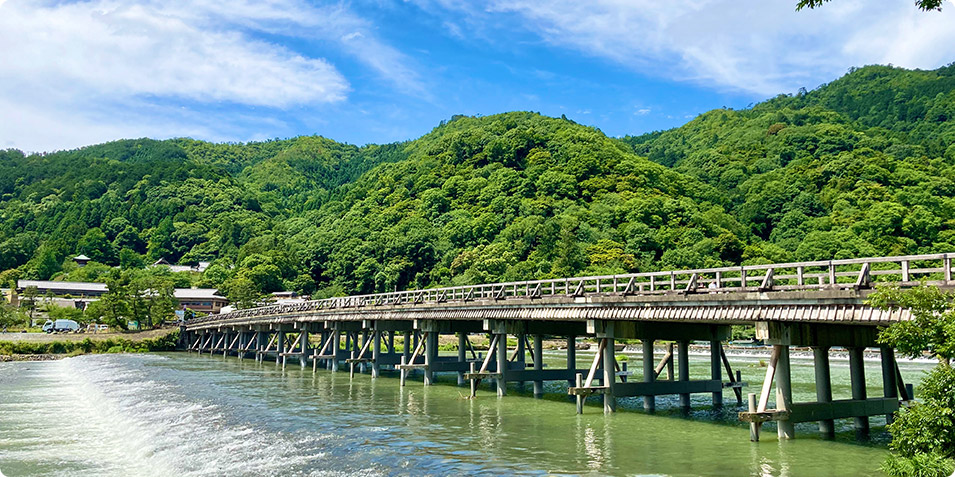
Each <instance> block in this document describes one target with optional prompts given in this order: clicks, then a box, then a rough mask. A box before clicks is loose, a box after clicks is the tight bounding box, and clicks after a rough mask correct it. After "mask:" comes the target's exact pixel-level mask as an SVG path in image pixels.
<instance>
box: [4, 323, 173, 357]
mask: <svg viewBox="0 0 955 477" xmlns="http://www.w3.org/2000/svg"><path fill="white" fill-rule="evenodd" d="M178 341H179V330H178V329H172V328H167V329H159V330H150V331H145V332H141V333H104V334H97V335H83V334H55V335H48V334H45V333H44V334H42V335H40V334H38V333H4V334H0V361H48V360H51V359H58V358H63V357H67V356H76V355H81V354H99V353H146V352H150V351H172V350H174V349H175V348H176V344H177V342H178Z"/></svg>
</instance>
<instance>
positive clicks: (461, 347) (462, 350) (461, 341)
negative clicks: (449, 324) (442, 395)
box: [458, 332, 468, 386]
mask: <svg viewBox="0 0 955 477" xmlns="http://www.w3.org/2000/svg"><path fill="white" fill-rule="evenodd" d="M467 346H468V334H467V333H464V332H461V333H458V362H459V363H464V362H465V361H467V360H468V351H467V349H466V348H467ZM458 386H464V371H458Z"/></svg>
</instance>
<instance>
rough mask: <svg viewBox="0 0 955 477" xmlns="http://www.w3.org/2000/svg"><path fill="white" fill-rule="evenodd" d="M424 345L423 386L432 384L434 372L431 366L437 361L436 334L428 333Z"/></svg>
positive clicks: (433, 332)
mask: <svg viewBox="0 0 955 477" xmlns="http://www.w3.org/2000/svg"><path fill="white" fill-rule="evenodd" d="M425 339H426V340H427V341H425V343H424V365H425V367H424V385H425V386H430V385H432V384H434V370H432V366H434V363H435V362H436V361H437V360H438V332H437V331H428V332H427V335H426V336H425Z"/></svg>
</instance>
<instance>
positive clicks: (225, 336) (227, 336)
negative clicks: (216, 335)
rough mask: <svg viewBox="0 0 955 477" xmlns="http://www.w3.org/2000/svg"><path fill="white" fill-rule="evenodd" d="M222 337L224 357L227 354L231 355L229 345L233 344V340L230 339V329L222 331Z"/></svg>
mask: <svg viewBox="0 0 955 477" xmlns="http://www.w3.org/2000/svg"><path fill="white" fill-rule="evenodd" d="M222 337H223V340H222V357H223V358H225V357H226V356H229V345H231V344H232V341H230V340H231V339H232V336H231V335H230V334H229V332H228V331H224V332H222Z"/></svg>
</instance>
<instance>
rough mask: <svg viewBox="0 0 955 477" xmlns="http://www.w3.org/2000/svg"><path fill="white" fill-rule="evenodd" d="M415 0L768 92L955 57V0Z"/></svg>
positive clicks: (634, 62) (639, 62)
mask: <svg viewBox="0 0 955 477" xmlns="http://www.w3.org/2000/svg"><path fill="white" fill-rule="evenodd" d="M417 3H418V4H419V5H420V6H422V9H423V10H425V11H430V12H438V14H442V13H441V12H442V10H443V11H444V12H448V11H451V12H452V14H455V15H460V14H462V13H463V14H464V16H465V17H466V18H467V19H468V21H467V23H466V24H469V25H472V26H474V25H479V26H474V27H473V28H475V29H481V30H483V29H488V28H492V29H493V28H495V25H500V24H506V26H505V27H502V28H515V27H520V28H523V29H524V30H525V32H530V33H533V34H535V35H537V36H539V37H540V38H541V39H542V40H543V41H545V42H547V43H549V44H551V45H554V46H558V47H565V48H571V49H575V50H579V51H581V52H584V53H586V54H589V55H592V56H595V57H600V58H606V59H608V60H610V61H613V62H615V63H618V64H621V65H624V66H626V67H629V68H631V69H634V70H636V71H639V72H642V73H645V74H650V75H654V76H662V77H666V78H672V79H678V80H690V81H695V82H698V83H701V84H704V85H707V86H714V87H716V88H719V89H733V90H740V91H747V92H750V93H757V94H761V95H772V94H776V93H779V92H784V91H794V90H795V89H797V88H799V87H803V86H805V87H809V88H812V87H815V86H817V85H818V84H819V83H821V82H825V81H829V80H831V79H833V78H834V77H836V76H838V75H841V74H842V73H844V72H845V71H846V69H847V68H848V67H850V66H861V65H865V64H872V63H892V64H895V65H898V66H905V67H909V68H935V67H938V66H941V65H943V64H947V63H949V62H951V61H953V60H955V28H952V26H953V25H955V2H951V1H950V2H949V3H952V5H946V6H945V7H944V8H943V11H942V12H940V13H939V12H922V11H920V10H918V9H917V8H916V7H915V6H914V5H913V4H912V2H899V1H896V0H879V1H867V0H838V1H835V2H832V3H827V4H825V5H824V6H822V7H820V8H817V9H815V10H804V11H800V12H796V11H795V5H796V1H795V0H780V1H764V0H748V1H738V0H674V1H668V2H659V1H654V0H592V1H587V2H579V1H576V0H553V1H547V2H543V1H539V0H494V1H493V2H491V3H489V4H487V6H485V7H483V8H482V7H477V6H474V5H473V4H468V3H465V2H454V1H450V0H417ZM481 36H482V37H490V36H492V35H486V34H483V35H481Z"/></svg>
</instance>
